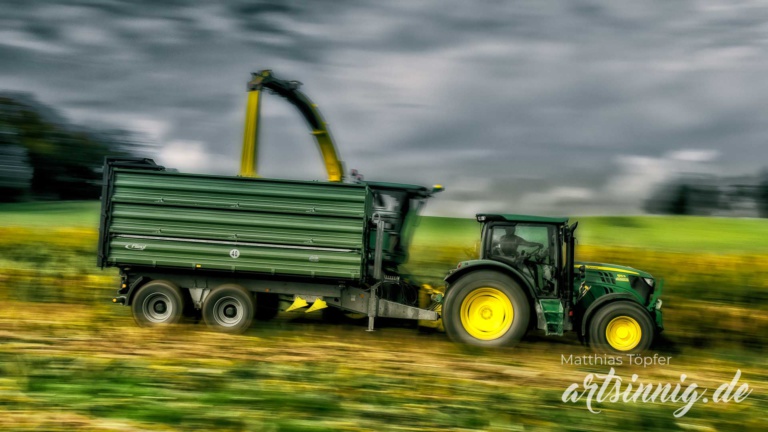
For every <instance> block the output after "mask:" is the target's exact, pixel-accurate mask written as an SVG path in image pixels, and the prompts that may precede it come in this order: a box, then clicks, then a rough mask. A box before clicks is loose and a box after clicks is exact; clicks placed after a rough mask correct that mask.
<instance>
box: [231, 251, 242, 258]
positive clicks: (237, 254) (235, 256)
mask: <svg viewBox="0 0 768 432" xmlns="http://www.w3.org/2000/svg"><path fill="white" fill-rule="evenodd" d="M229 256H231V257H232V258H237V257H239V256H240V251H239V250H237V249H232V250H231V251H229Z"/></svg>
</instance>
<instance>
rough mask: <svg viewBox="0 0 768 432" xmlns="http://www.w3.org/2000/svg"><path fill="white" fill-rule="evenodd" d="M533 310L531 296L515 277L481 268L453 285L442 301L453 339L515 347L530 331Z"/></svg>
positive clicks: (446, 329)
mask: <svg viewBox="0 0 768 432" xmlns="http://www.w3.org/2000/svg"><path fill="white" fill-rule="evenodd" d="M530 311H531V309H530V305H529V303H528V297H527V296H526V295H525V293H524V292H523V289H522V287H521V286H520V285H519V284H518V283H517V282H516V281H515V280H514V279H512V278H511V277H509V276H507V275H505V274H503V273H499V272H495V271H488V270H480V271H476V272H473V273H470V274H467V275H465V276H463V277H461V278H460V279H459V280H457V281H456V282H455V283H454V284H453V285H452V286H451V287H450V289H449V290H448V293H447V294H446V297H445V303H444V304H443V325H444V326H445V332H446V333H447V334H448V337H449V338H451V340H453V341H454V342H461V343H465V344H469V345H476V346H481V347H501V346H512V345H514V344H516V343H517V342H519V341H520V339H522V337H523V336H524V335H525V333H526V331H527V330H528V322H529V321H530V315H531V314H530Z"/></svg>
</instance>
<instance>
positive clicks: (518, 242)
mask: <svg viewBox="0 0 768 432" xmlns="http://www.w3.org/2000/svg"><path fill="white" fill-rule="evenodd" d="M515 228H516V226H515V225H512V226H509V227H505V228H504V235H503V236H502V237H501V239H499V248H500V249H501V253H502V254H504V255H506V256H509V257H517V256H518V255H520V251H519V250H518V248H520V247H521V246H522V247H536V246H538V247H539V248H543V247H544V245H542V244H541V243H536V242H532V241H528V240H526V239H524V238H522V237H520V236H519V235H517V234H515Z"/></svg>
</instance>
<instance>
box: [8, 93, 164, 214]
mask: <svg viewBox="0 0 768 432" xmlns="http://www.w3.org/2000/svg"><path fill="white" fill-rule="evenodd" d="M151 147H152V146H151V145H149V144H147V143H146V142H144V141H142V140H139V139H138V138H136V137H135V136H134V134H132V133H130V132H127V131H124V130H96V129H90V128H85V127H81V126H77V125H74V124H71V123H69V122H68V121H67V120H65V119H64V118H63V117H62V116H60V115H59V114H58V113H57V112H56V111H55V110H53V109H51V108H50V107H48V106H45V105H43V104H41V103H39V102H37V101H36V100H35V99H34V98H32V97H31V96H29V95H26V94H0V201H4V202H10V201H25V200H85V199H97V198H98V197H99V194H100V182H101V166H102V164H103V162H104V157H105V156H107V155H114V156H126V155H130V154H132V153H134V152H142V153H144V154H146V152H147V151H151Z"/></svg>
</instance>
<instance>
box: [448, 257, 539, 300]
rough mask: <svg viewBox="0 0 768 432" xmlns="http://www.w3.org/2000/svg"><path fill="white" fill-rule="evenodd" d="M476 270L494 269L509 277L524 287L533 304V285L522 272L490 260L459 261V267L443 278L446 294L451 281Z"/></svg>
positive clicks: (534, 297)
mask: <svg viewBox="0 0 768 432" xmlns="http://www.w3.org/2000/svg"><path fill="white" fill-rule="evenodd" d="M478 270H495V271H497V272H499V273H502V274H506V275H507V276H509V277H511V278H512V279H514V280H515V281H516V282H517V283H519V284H520V286H521V287H523V289H525V292H526V294H527V295H528V300H529V301H531V305H533V301H534V300H535V299H536V296H535V294H534V291H533V287H531V285H530V284H529V283H528V281H527V280H526V279H525V278H524V277H523V275H522V273H520V271H519V270H517V269H515V268H513V267H511V266H508V265H506V264H504V263H500V262H498V261H492V260H472V261H463V262H461V263H459V267H458V268H456V269H455V270H453V271H452V272H451V273H449V274H448V276H446V277H445V279H444V280H445V284H446V291H445V292H446V294H448V290H450V289H451V283H453V282H455V281H456V280H458V279H459V278H461V277H462V276H464V275H467V274H469V273H472V272H475V271H478Z"/></svg>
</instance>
